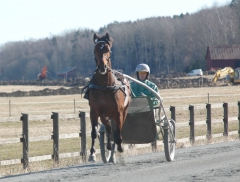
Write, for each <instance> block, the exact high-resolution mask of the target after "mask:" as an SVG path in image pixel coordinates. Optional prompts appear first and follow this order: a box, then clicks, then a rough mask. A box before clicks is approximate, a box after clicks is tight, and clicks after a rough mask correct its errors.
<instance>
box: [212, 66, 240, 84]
mask: <svg viewBox="0 0 240 182" xmlns="http://www.w3.org/2000/svg"><path fill="white" fill-rule="evenodd" d="M239 72H240V68H236V69H235V70H234V69H233V68H231V67H225V68H223V69H221V70H218V71H217V72H216V73H215V75H214V76H213V78H212V82H216V81H217V80H218V79H220V78H226V80H228V81H229V82H230V83H232V84H238V83H240V74H239Z"/></svg>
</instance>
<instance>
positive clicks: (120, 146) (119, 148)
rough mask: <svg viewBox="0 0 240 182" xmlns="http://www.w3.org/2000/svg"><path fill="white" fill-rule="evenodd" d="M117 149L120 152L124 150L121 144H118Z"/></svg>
mask: <svg viewBox="0 0 240 182" xmlns="http://www.w3.org/2000/svg"><path fill="white" fill-rule="evenodd" d="M117 150H118V152H121V153H122V152H124V148H123V147H122V145H118V147H117Z"/></svg>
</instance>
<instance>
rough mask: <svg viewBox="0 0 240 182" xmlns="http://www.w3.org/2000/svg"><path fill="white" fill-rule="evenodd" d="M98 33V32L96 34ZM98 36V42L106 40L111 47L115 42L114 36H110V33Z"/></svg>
mask: <svg viewBox="0 0 240 182" xmlns="http://www.w3.org/2000/svg"><path fill="white" fill-rule="evenodd" d="M95 35H96V34H95ZM96 37H97V42H99V41H104V42H106V43H107V44H108V45H109V46H110V47H112V43H113V38H112V37H110V36H109V34H108V33H106V35H104V36H102V37H99V36H98V35H96ZM97 42H96V41H95V44H96V43H97Z"/></svg>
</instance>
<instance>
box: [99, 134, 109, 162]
mask: <svg viewBox="0 0 240 182" xmlns="http://www.w3.org/2000/svg"><path fill="white" fill-rule="evenodd" d="M99 144H100V153H101V158H102V161H103V162H104V163H108V161H109V158H110V156H111V150H108V149H107V135H106V133H105V132H100V136H99Z"/></svg>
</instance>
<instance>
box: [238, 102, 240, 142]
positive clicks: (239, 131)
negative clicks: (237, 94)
mask: <svg viewBox="0 0 240 182" xmlns="http://www.w3.org/2000/svg"><path fill="white" fill-rule="evenodd" d="M238 138H239V139H240V101H238Z"/></svg>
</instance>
